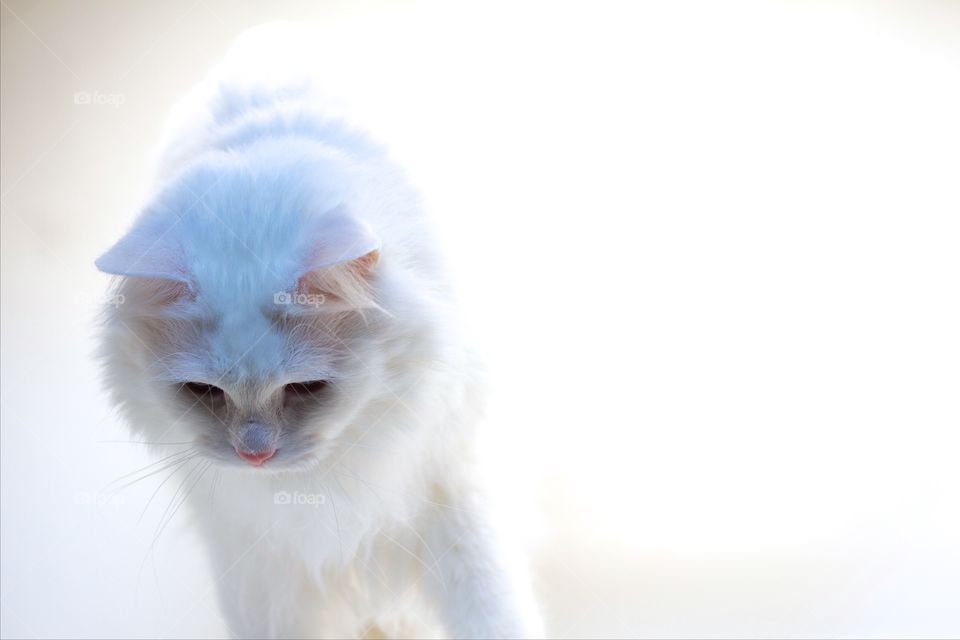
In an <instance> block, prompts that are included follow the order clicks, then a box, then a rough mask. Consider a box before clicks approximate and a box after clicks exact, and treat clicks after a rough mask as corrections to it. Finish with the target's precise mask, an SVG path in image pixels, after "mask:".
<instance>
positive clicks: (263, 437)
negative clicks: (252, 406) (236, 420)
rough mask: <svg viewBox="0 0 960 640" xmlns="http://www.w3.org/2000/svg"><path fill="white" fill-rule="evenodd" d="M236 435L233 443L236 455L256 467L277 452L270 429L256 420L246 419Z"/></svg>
mask: <svg viewBox="0 0 960 640" xmlns="http://www.w3.org/2000/svg"><path fill="white" fill-rule="evenodd" d="M237 435H238V438H237V440H235V441H234V443H233V446H234V449H235V450H236V452H237V455H238V456H240V457H241V458H243V459H244V460H246V461H247V462H249V463H250V464H252V465H254V466H256V467H259V466H260V465H262V464H263V463H264V462H266V461H267V460H269V459H270V458H272V457H273V454H275V453H276V452H277V447H276V444H274V443H275V440H274V438H273V436H272V435H271V433H270V430H269V429H268V428H267V427H266V425H263V424H261V423H259V422H257V421H256V420H247V422H246V423H245V424H244V425H243V426H242V427H240V432H239V433H238V434H237Z"/></svg>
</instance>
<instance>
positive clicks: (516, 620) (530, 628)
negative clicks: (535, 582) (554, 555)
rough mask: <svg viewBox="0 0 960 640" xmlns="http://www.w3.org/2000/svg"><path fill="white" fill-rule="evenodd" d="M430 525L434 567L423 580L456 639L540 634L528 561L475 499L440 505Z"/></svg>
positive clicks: (428, 559)
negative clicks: (468, 502)
mask: <svg viewBox="0 0 960 640" xmlns="http://www.w3.org/2000/svg"><path fill="white" fill-rule="evenodd" d="M440 511H441V512H438V513H437V514H436V517H435V518H434V519H433V521H432V524H431V525H430V526H429V529H428V532H427V536H426V541H427V542H428V544H429V546H430V553H429V554H428V555H427V556H426V557H424V562H425V563H427V564H428V565H430V564H432V566H434V567H435V570H433V571H430V572H428V574H427V575H426V577H425V578H424V580H425V581H426V583H427V587H428V594H429V595H431V596H432V597H433V599H434V600H435V602H437V604H438V605H439V607H438V610H439V612H440V615H441V618H442V621H443V623H444V625H445V626H446V629H447V632H448V633H449V634H450V636H451V637H454V638H538V637H543V629H542V623H541V621H540V616H539V612H538V611H537V606H536V603H535V601H534V598H533V593H532V589H531V586H530V582H529V579H528V576H527V574H526V568H525V563H524V562H523V560H522V558H521V557H520V555H519V554H518V553H516V552H515V551H513V550H512V548H511V547H510V545H508V544H506V542H505V540H503V539H502V535H501V533H500V532H499V531H498V530H497V528H496V527H494V526H493V523H492V522H491V518H490V516H489V515H488V514H487V513H486V512H485V511H484V510H483V509H482V508H479V507H478V506H477V504H476V502H474V503H473V504H461V505H453V508H449V509H448V508H441V510H440Z"/></svg>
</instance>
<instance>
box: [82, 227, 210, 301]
mask: <svg viewBox="0 0 960 640" xmlns="http://www.w3.org/2000/svg"><path fill="white" fill-rule="evenodd" d="M174 224H176V222H175V223H174ZM171 231H172V229H171V227H169V226H163V225H160V224H151V223H150V221H141V222H140V223H139V224H137V225H135V226H134V227H133V228H132V229H131V230H130V231H128V232H127V234H126V235H125V236H123V237H122V238H120V240H119V241H118V242H117V243H116V244H115V245H113V246H112V247H111V248H110V250H109V251H107V252H106V253H104V254H103V255H102V256H100V257H99V258H97V260H96V262H95V264H96V265H97V268H98V269H100V271H103V272H104V273H110V274H113V275H117V276H133V277H137V278H147V279H153V280H163V281H166V282H167V283H179V284H180V285H182V286H185V287H186V288H187V289H188V290H191V291H192V289H193V285H192V278H191V276H190V271H189V269H188V268H187V264H186V259H185V257H184V252H183V249H182V248H181V246H180V244H179V242H177V240H176V237H175V236H174V234H173V233H172V232H171Z"/></svg>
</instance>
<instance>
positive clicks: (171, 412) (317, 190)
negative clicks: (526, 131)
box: [97, 37, 540, 637]
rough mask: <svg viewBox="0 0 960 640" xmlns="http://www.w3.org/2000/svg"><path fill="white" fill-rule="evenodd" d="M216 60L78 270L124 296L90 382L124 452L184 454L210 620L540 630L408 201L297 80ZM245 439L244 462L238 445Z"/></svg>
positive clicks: (250, 624)
mask: <svg viewBox="0 0 960 640" xmlns="http://www.w3.org/2000/svg"><path fill="white" fill-rule="evenodd" d="M248 40H249V37H248ZM249 48H250V46H249V44H247V45H245V49H246V53H247V54H249ZM232 55H233V56H234V57H238V56H239V55H240V54H237V53H234V54H232ZM230 68H235V65H234V66H233V67H231V64H230V62H229V58H228V62H227V63H225V65H224V66H223V67H221V69H219V70H217V71H215V72H214V74H213V76H212V77H211V79H210V80H209V81H207V82H205V83H204V84H203V85H202V86H200V87H199V88H198V89H197V90H196V91H195V92H194V93H193V94H192V95H190V96H188V97H187V98H186V99H185V101H184V102H183V103H182V104H181V105H180V106H179V107H178V109H177V113H176V116H175V118H174V124H173V125H172V127H171V131H170V135H169V140H168V142H167V143H166V145H165V146H164V150H163V152H162V153H161V156H160V171H159V178H158V187H157V190H156V193H155V195H154V197H153V198H152V200H151V202H150V204H149V205H148V206H147V207H146V208H145V210H144V212H143V213H142V214H141V215H140V217H139V218H138V219H137V221H136V222H135V224H134V225H133V227H132V228H131V230H130V231H129V232H128V233H127V235H125V236H124V237H123V238H122V239H121V240H120V241H119V242H118V243H117V244H116V245H115V246H114V247H113V248H112V249H111V250H110V251H108V252H107V253H106V254H105V255H104V256H102V257H101V258H100V259H99V260H98V263H97V264H98V266H99V267H100V268H101V269H102V270H104V271H106V272H109V273H112V274H115V275H117V276H119V278H118V280H117V285H116V286H117V289H118V293H119V294H121V295H122V298H119V297H118V298H116V299H122V300H123V304H118V305H113V306H111V307H109V309H108V310H107V317H106V321H105V327H104V333H103V343H102V344H103V346H102V354H103V358H104V362H105V370H106V380H107V383H108V387H109V389H110V390H111V392H112V396H113V399H114V401H115V402H116V404H117V405H118V406H119V407H120V408H121V410H122V412H123V413H124V415H125V418H126V420H127V421H128V422H129V424H130V426H131V428H132V429H133V430H134V431H135V432H136V433H137V434H138V435H139V436H140V437H141V438H142V440H143V441H146V442H151V443H154V442H156V443H163V442H186V443H190V444H189V445H184V448H183V450H182V451H179V452H177V453H175V454H174V455H173V456H171V457H170V458H169V459H168V461H169V462H170V464H171V465H172V468H173V469H174V473H177V474H180V479H181V481H182V482H183V487H184V492H185V493H186V494H187V495H188V496H189V497H188V504H190V506H191V508H192V511H193V513H194V514H195V517H196V522H197V525H198V526H199V529H200V530H201V532H202V534H203V536H204V539H205V540H206V543H207V546H208V547H209V553H210V557H211V558H212V561H213V565H214V574H215V575H216V576H217V577H218V578H219V581H218V588H219V596H220V603H221V606H222V611H223V614H224V618H225V621H226V623H227V626H228V627H229V629H230V631H231V633H233V634H234V635H237V636H242V637H307V636H309V637H317V636H327V637H361V636H365V635H366V636H371V635H377V634H379V633H383V634H387V635H392V636H411V635H412V636H418V637H423V636H426V635H434V634H440V635H450V636H455V637H526V636H536V635H539V633H540V630H539V626H538V621H537V615H536V611H535V608H534V606H533V600H532V597H531V594H530V591H529V586H528V585H527V583H526V579H525V578H524V575H523V572H522V570H520V568H519V567H520V566H521V565H522V563H518V562H516V561H515V560H514V559H513V558H512V555H511V553H510V552H509V551H508V545H506V544H505V541H504V540H503V539H502V538H503V536H502V535H501V531H500V529H499V528H498V527H497V526H496V525H495V524H494V523H493V522H492V518H491V516H490V514H489V511H488V510H487V505H486V499H485V497H484V492H483V489H482V487H481V485H480V482H479V479H478V473H477V470H476V461H475V460H474V454H473V445H472V440H473V439H472V430H473V428H474V426H475V423H476V422H477V420H478V417H479V409H480V401H479V397H478V391H477V389H478V386H479V385H478V380H477V379H476V372H477V371H478V366H477V363H476V362H475V360H474V358H473V357H472V356H471V354H470V352H469V351H468V350H467V349H465V348H464V346H463V344H462V340H461V339H460V337H459V336H458V335H457V333H456V331H455V330H454V329H453V328H454V327H455V326H456V324H455V321H454V315H453V310H452V306H451V303H450V292H449V290H448V286H447V283H446V282H445V281H444V278H443V270H442V268H441V265H440V263H439V261H438V259H437V257H436V255H435V251H434V248H433V243H432V240H431V237H430V234H429V231H428V228H427V225H426V224H425V221H424V217H423V215H422V212H421V205H420V203H419V201H418V199H417V196H416V194H415V192H414V191H413V190H412V188H411V187H410V186H409V184H408V183H407V180H406V179H405V177H404V175H403V173H402V172H401V171H399V170H398V169H397V167H395V166H394V165H393V164H392V163H391V161H390V160H389V159H388V157H387V155H386V154H385V153H384V151H383V150H382V149H381V148H380V146H379V145H378V144H376V143H375V142H373V141H371V140H370V139H368V138H367V137H366V136H365V135H363V134H362V133H359V132H358V131H356V130H354V129H353V128H351V126H350V125H348V124H347V123H346V121H344V120H341V119H338V118H335V117H333V116H332V115H330V112H329V110H327V109H325V108H324V103H323V102H322V101H318V99H317V98H316V95H315V94H314V93H313V92H312V91H310V90H308V89H306V88H304V87H305V86H306V85H303V84H300V85H296V86H295V88H294V89H291V88H290V86H286V87H284V88H283V90H278V88H277V87H276V86H273V87H271V86H269V84H270V83H269V82H265V81H264V80H263V78H260V79H250V78H247V79H245V80H243V81H236V80H233V79H230V77H229V75H230V74H229V73H226V72H224V69H230ZM188 383H189V384H188ZM204 385H209V386H204ZM251 443H253V444H252V445H251ZM268 445H269V446H271V447H276V453H275V454H274V455H273V457H271V458H270V459H268V460H267V461H266V462H264V463H263V464H262V466H253V465H251V464H250V463H249V462H247V461H246V460H243V459H241V458H240V457H239V456H238V453H237V451H239V450H240V449H241V448H242V447H245V446H246V447H249V446H258V447H259V446H264V447H266V446H268ZM162 449H163V451H162V453H163V454H164V455H166V454H169V453H170V451H169V450H168V449H169V448H168V447H163V448H162ZM215 479H216V480H217V483H216V487H213V486H211V485H212V483H213V482H214V480H215ZM214 488H215V493H213V495H214V497H215V499H213V500H210V495H211V490H213V489H214ZM193 496H202V499H198V500H196V501H195V502H194V501H193Z"/></svg>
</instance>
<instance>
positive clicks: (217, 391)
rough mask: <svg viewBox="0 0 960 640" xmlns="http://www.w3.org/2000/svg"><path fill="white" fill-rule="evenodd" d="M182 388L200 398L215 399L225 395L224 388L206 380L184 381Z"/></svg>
mask: <svg viewBox="0 0 960 640" xmlns="http://www.w3.org/2000/svg"><path fill="white" fill-rule="evenodd" d="M181 388H182V389H185V390H187V391H189V392H190V393H192V394H193V395H195V396H197V397H198V398H204V399H209V400H215V399H218V398H222V397H223V389H221V388H220V387H217V386H214V385H212V384H207V383H206V382H184V383H183V385H181Z"/></svg>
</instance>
